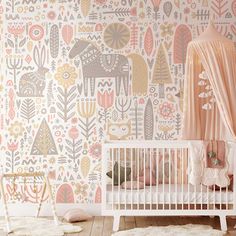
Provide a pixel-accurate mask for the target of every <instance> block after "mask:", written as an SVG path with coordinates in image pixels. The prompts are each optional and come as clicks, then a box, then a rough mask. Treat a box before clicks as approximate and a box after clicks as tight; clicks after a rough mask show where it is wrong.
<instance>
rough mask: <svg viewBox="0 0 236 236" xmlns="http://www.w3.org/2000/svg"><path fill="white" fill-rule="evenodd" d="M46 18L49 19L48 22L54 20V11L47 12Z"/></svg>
mask: <svg viewBox="0 0 236 236" xmlns="http://www.w3.org/2000/svg"><path fill="white" fill-rule="evenodd" d="M47 17H48V19H50V20H55V18H56V13H55V11H49V12H48V14H47Z"/></svg>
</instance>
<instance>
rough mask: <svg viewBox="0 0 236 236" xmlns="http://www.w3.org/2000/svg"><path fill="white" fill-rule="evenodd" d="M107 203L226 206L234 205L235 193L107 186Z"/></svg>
mask: <svg viewBox="0 0 236 236" xmlns="http://www.w3.org/2000/svg"><path fill="white" fill-rule="evenodd" d="M106 198H107V199H106V202H107V203H110V204H111V203H113V204H131V203H132V204H144V203H145V204H156V203H159V204H163V203H168V204H169V203H171V204H183V203H184V204H189V203H190V204H219V203H221V204H226V203H228V204H229V203H233V192H231V191H213V190H210V189H209V188H207V187H206V186H203V187H202V188H201V187H200V186H196V187H194V186H192V185H190V184H185V185H177V186H176V185H175V184H171V185H166V184H165V185H162V184H159V185H158V186H145V189H139V190H128V189H126V190H125V189H122V188H121V187H120V188H119V187H118V186H113V189H112V185H111V184H108V185H107V194H106Z"/></svg>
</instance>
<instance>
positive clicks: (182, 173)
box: [181, 148, 184, 210]
mask: <svg viewBox="0 0 236 236" xmlns="http://www.w3.org/2000/svg"><path fill="white" fill-rule="evenodd" d="M181 179H182V180H181V183H182V210H183V209H184V157H183V148H181Z"/></svg>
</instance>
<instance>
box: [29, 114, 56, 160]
mask: <svg viewBox="0 0 236 236" xmlns="http://www.w3.org/2000/svg"><path fill="white" fill-rule="evenodd" d="M57 154H58V153H57V148H56V144H55V141H54V139H53V136H52V133H51V130H50V128H49V126H48V123H47V121H46V119H45V118H43V120H42V122H41V124H40V126H39V129H38V132H37V134H36V136H35V138H34V143H33V145H32V148H31V152H30V155H43V156H47V155H57Z"/></svg>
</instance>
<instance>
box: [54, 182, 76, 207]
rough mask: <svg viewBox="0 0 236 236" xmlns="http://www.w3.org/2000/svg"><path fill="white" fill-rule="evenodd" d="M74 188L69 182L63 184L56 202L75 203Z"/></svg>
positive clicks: (58, 191)
mask: <svg viewBox="0 0 236 236" xmlns="http://www.w3.org/2000/svg"><path fill="white" fill-rule="evenodd" d="M74 202H75V200H74V193H73V189H72V187H71V186H70V185H69V184H62V185H61V186H60V187H59V188H58V190H57V195H56V203H74Z"/></svg>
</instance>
